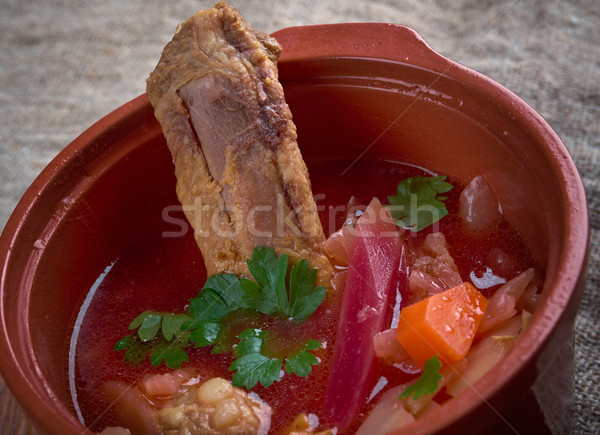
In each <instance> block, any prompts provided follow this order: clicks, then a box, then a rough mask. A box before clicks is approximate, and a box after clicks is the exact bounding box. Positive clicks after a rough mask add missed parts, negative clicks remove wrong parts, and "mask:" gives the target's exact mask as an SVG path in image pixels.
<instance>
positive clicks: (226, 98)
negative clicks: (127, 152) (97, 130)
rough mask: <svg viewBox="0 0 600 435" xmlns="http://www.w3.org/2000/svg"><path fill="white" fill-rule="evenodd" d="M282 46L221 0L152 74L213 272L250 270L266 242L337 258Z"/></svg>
mask: <svg viewBox="0 0 600 435" xmlns="http://www.w3.org/2000/svg"><path fill="white" fill-rule="evenodd" d="M280 50H281V47H280V46H279V44H278V43H277V41H275V40H274V39H273V38H271V37H269V36H268V35H266V34H264V33H261V32H258V31H256V30H255V29H254V28H252V27H251V26H250V25H249V24H248V23H247V22H246V20H245V19H244V18H243V17H242V16H241V15H240V13H239V12H238V11H237V10H236V9H235V8H233V7H231V6H229V5H227V4H225V3H219V4H217V5H215V7H213V8H212V9H210V10H205V11H199V12H198V13H196V15H194V16H193V17H192V18H190V19H189V20H187V21H186V22H185V23H183V24H182V26H181V28H180V29H179V31H178V32H177V33H176V34H175V36H174V38H173V40H172V41H171V42H170V43H169V44H168V45H167V46H166V47H165V49H164V51H163V54H162V57H161V59H160V62H159V63H158V66H157V67H156V69H155V70H154V71H153V72H152V74H151V75H150V77H149V79H148V81H147V93H148V96H149V98H150V101H151V103H152V105H153V106H154V109H155V114H156V118H157V119H158V121H159V122H160V123H161V125H162V128H163V132H164V135H165V137H166V139H167V144H168V146H169V148H170V150H171V153H172V156H173V161H174V163H175V174H176V176H177V194H178V197H179V199H180V201H181V203H182V204H183V206H184V211H185V212H186V216H187V217H188V220H189V221H190V223H191V225H192V226H193V228H194V230H195V236H196V241H197V243H198V246H199V247H200V249H201V251H202V254H203V255H204V259H205V262H206V266H207V269H208V273H209V274H213V273H216V272H221V271H227V272H232V273H236V274H247V273H248V270H247V266H246V263H245V261H246V259H247V258H250V256H251V254H252V250H253V249H254V247H255V246H256V245H271V246H273V247H274V248H275V250H276V251H277V252H278V254H283V253H286V254H288V256H289V257H290V262H291V263H294V262H297V261H298V259H299V258H300V257H303V258H306V259H307V261H308V262H309V263H310V264H311V266H313V267H317V268H319V275H318V277H319V281H320V282H321V283H326V282H328V279H329V277H330V275H331V266H330V264H329V262H328V260H327V258H326V257H325V255H324V254H323V251H322V244H323V242H324V235H323V229H322V227H321V224H320V221H319V218H318V215H317V211H316V206H315V202H314V199H313V196H312V192H311V187H310V181H309V178H308V171H307V169H306V165H305V163H304V161H303V160H302V156H301V154H300V150H299V149H298V145H297V143H296V128H295V126H294V124H293V122H292V116H291V113H290V110H289V108H288V106H287V104H286V102H285V99H284V95H283V88H282V86H281V84H280V83H279V81H278V75H277V65H276V61H277V58H278V56H279V53H280Z"/></svg>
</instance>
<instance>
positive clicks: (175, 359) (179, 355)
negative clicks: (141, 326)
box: [150, 341, 189, 370]
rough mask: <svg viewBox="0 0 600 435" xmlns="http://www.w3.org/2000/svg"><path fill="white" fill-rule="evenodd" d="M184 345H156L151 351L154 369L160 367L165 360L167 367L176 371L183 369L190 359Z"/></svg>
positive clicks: (174, 343) (177, 343)
mask: <svg viewBox="0 0 600 435" xmlns="http://www.w3.org/2000/svg"><path fill="white" fill-rule="evenodd" d="M183 346H184V344H183V343H181V342H177V341H175V342H172V343H171V342H166V341H161V342H158V343H155V344H154V345H153V346H152V351H150V362H151V363H152V365H153V366H154V367H158V366H159V365H160V363H161V362H162V361H163V360H164V362H165V364H166V365H167V367H169V368H170V369H173V370H176V369H178V368H180V367H181V365H182V364H183V363H184V362H188V361H189V358H188V355H187V353H186V352H185V350H183Z"/></svg>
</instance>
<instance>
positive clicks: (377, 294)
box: [325, 198, 406, 431]
mask: <svg viewBox="0 0 600 435" xmlns="http://www.w3.org/2000/svg"><path fill="white" fill-rule="evenodd" d="M399 286H400V287H402V288H399ZM404 287H406V259H405V253H404V244H403V242H402V239H401V238H400V233H399V232H398V230H397V229H396V226H395V225H394V223H393V220H392V218H391V216H390V215H389V212H388V211H387V209H385V208H384V207H383V206H382V205H381V203H380V202H379V200H377V199H376V198H374V199H373V201H371V204H370V205H369V207H368V208H367V210H366V211H365V213H364V214H363V215H362V216H361V217H360V219H358V222H357V223H356V233H355V238H354V243H353V247H352V256H351V258H350V263H349V267H348V276H347V279H346V286H345V288H344V296H343V300H342V309H341V313H340V321H339V326H338V331H337V335H336V340H335V344H334V346H335V348H334V355H333V359H332V364H331V372H330V376H329V381H328V385H327V392H326V399H325V412H326V416H327V420H328V423H329V424H331V425H335V426H337V427H338V429H339V430H340V431H344V430H345V429H346V428H347V425H348V424H349V423H350V422H351V420H352V416H353V415H354V414H355V413H356V412H357V411H358V409H359V408H360V406H361V403H362V402H363V400H365V397H366V395H367V394H368V391H367V390H368V388H369V386H370V384H371V381H372V375H373V365H374V361H375V354H374V349H373V336H374V335H375V334H377V333H378V332H380V331H382V330H384V329H386V328H387V327H388V326H389V325H387V324H386V323H387V322H389V316H388V314H389V313H390V312H391V310H392V308H393V304H394V297H395V296H396V291H398V290H399V291H400V292H401V293H403V292H404V291H405V288H404Z"/></svg>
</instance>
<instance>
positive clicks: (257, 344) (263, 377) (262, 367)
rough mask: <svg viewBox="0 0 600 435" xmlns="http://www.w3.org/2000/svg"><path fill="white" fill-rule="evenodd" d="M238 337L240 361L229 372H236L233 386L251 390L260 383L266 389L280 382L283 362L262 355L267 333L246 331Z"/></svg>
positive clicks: (230, 367)
mask: <svg viewBox="0 0 600 435" xmlns="http://www.w3.org/2000/svg"><path fill="white" fill-rule="evenodd" d="M238 337H239V338H240V340H241V341H240V344H239V345H238V346H237V348H236V350H235V354H236V355H237V356H238V359H236V360H235V361H234V362H233V363H231V365H230V366H229V371H231V372H233V371H235V373H234V375H233V379H232V383H233V385H235V386H236V387H238V388H240V387H246V388H248V389H249V390H251V389H252V388H254V386H255V385H256V384H257V383H258V382H259V381H260V383H261V385H262V386H263V387H265V388H266V387H269V386H270V385H271V384H273V382H275V381H279V379H280V372H281V365H282V364H283V361H282V360H280V359H277V358H269V357H267V356H265V355H263V354H262V353H261V347H262V342H263V339H264V337H265V332H264V331H261V330H260V329H246V330H245V331H244V332H242V333H241V334H240V335H239V336H238Z"/></svg>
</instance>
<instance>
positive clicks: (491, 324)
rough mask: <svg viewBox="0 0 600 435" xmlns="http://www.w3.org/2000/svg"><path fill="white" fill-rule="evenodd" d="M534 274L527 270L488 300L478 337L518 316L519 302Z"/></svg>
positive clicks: (531, 270)
mask: <svg viewBox="0 0 600 435" xmlns="http://www.w3.org/2000/svg"><path fill="white" fill-rule="evenodd" d="M533 274H534V271H533V269H527V270H526V271H525V272H522V273H520V274H519V275H517V276H516V277H515V278H513V279H511V280H510V281H508V282H507V283H506V284H504V285H503V286H502V287H500V288H499V289H498V290H496V292H495V293H494V294H493V295H492V296H491V297H490V298H489V300H488V306H487V309H486V310H485V314H484V316H483V320H482V321H481V324H480V325H479V329H478V330H477V334H478V335H481V334H483V333H485V332H486V331H489V330H490V329H492V328H495V327H496V326H498V325H500V324H501V323H503V322H506V321H507V320H508V319H510V318H511V317H513V316H514V315H515V314H517V309H516V303H517V300H518V299H519V298H520V297H521V295H522V294H523V291H524V290H525V288H527V286H528V285H529V283H530V282H531V279H532V278H533Z"/></svg>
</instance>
